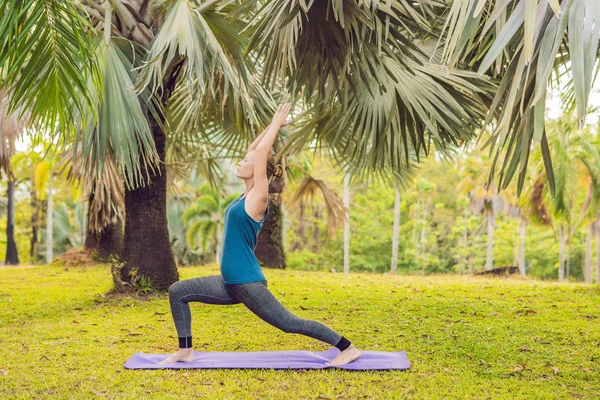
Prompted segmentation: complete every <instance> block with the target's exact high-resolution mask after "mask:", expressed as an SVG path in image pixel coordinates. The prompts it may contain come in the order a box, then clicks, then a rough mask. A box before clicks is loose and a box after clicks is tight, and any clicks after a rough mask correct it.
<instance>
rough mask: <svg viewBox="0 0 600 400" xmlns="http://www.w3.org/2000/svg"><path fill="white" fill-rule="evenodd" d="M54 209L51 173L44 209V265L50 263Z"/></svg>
mask: <svg viewBox="0 0 600 400" xmlns="http://www.w3.org/2000/svg"><path fill="white" fill-rule="evenodd" d="M53 210H54V207H53V205H52V172H50V178H48V207H47V209H46V264H50V263H51V262H52V259H53V258H54V257H53V254H52V246H53V244H52V211H53Z"/></svg>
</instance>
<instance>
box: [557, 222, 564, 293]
mask: <svg viewBox="0 0 600 400" xmlns="http://www.w3.org/2000/svg"><path fill="white" fill-rule="evenodd" d="M558 261H559V265H558V281H559V282H562V281H563V280H564V279H565V230H564V228H563V226H562V224H561V225H560V253H559V260H558Z"/></svg>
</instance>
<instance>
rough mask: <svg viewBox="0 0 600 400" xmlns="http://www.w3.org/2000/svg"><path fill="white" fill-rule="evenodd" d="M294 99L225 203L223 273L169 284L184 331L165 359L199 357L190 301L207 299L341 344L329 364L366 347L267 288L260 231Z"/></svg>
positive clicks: (259, 142) (242, 167) (258, 144)
mask: <svg viewBox="0 0 600 400" xmlns="http://www.w3.org/2000/svg"><path fill="white" fill-rule="evenodd" d="M289 110H290V104H289V103H286V104H283V105H280V106H279V108H278V109H277V111H276V112H275V115H274V116H273V120H272V121H271V124H270V125H269V126H267V128H266V129H265V131H264V132H263V133H261V134H260V136H258V137H257V138H256V140H255V141H254V142H253V143H252V145H251V146H250V148H249V149H248V153H247V154H246V157H245V158H244V160H243V161H241V162H240V163H239V164H238V168H237V177H238V178H241V179H243V180H244V182H245V183H246V190H245V191H244V193H242V194H241V195H240V197H238V199H237V200H235V201H234V202H233V203H231V204H230V205H229V206H227V208H226V209H225V223H224V225H225V227H224V231H223V255H222V256H221V274H220V275H214V276H206V277H201V278H193V279H186V280H183V281H179V282H175V283H174V284H173V285H171V287H169V302H170V305H171V313H172V314H173V319H174V321H175V328H176V330H177V335H178V337H179V350H178V351H177V352H176V353H175V354H172V355H170V356H169V357H168V358H166V359H165V360H164V361H161V362H160V364H169V363H173V362H177V361H187V362H191V361H194V352H193V349H192V330H191V325H192V321H191V314H190V306H189V304H188V303H189V302H191V301H199V302H202V303H207V304H222V305H229V304H239V303H242V304H244V305H245V306H246V307H248V308H249V309H250V311H252V312H253V313H254V314H256V315H257V316H259V317H260V318H261V319H263V320H264V321H266V322H267V323H269V324H271V325H273V326H275V327H276V328H279V329H281V330H282V331H283V332H286V333H299V334H302V335H306V336H310V337H312V338H315V339H318V340H321V341H323V342H325V343H328V344H330V345H332V346H335V347H337V348H338V349H339V350H340V351H341V353H340V354H339V355H338V356H337V357H336V358H335V359H334V360H332V361H331V362H330V363H328V365H344V364H347V363H349V362H352V361H354V360H356V359H357V358H358V357H359V356H360V351H359V350H358V349H357V348H356V347H354V345H353V344H352V343H350V341H349V340H348V339H346V338H345V337H343V336H342V335H340V334H339V333H337V332H335V331H333V330H332V329H330V328H328V327H327V326H325V325H323V324H321V323H320V322H317V321H312V320H309V319H303V318H300V317H297V316H296V315H294V314H292V313H290V312H289V311H288V310H287V309H286V308H285V307H284V306H283V305H282V304H281V303H280V302H279V301H278V300H277V299H276V298H275V297H274V296H273V294H271V292H270V291H269V289H268V288H267V280H266V278H265V276H264V275H263V273H262V271H261V269H260V265H259V264H258V260H257V259H256V256H255V255H254V248H255V247H256V240H257V238H258V232H259V231H260V230H261V228H262V224H263V222H264V221H265V219H266V217H267V213H268V210H269V208H268V200H269V197H268V192H269V190H268V189H269V183H270V181H271V179H272V178H273V177H276V178H278V177H281V175H282V174H283V170H282V169H281V165H279V164H277V165H275V160H274V158H273V156H272V155H271V154H270V152H271V147H272V146H273V142H274V141H275V136H276V135H277V133H278V132H279V128H280V127H282V126H285V125H287V124H288V123H290V122H291V121H289V120H286V116H287V114H288V112H289Z"/></svg>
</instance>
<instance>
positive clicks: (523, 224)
mask: <svg viewBox="0 0 600 400" xmlns="http://www.w3.org/2000/svg"><path fill="white" fill-rule="evenodd" d="M520 224H521V235H520V236H521V243H520V246H519V248H520V251H519V271H521V275H522V276H525V275H526V271H525V235H527V221H526V220H525V218H523V217H521V218H520Z"/></svg>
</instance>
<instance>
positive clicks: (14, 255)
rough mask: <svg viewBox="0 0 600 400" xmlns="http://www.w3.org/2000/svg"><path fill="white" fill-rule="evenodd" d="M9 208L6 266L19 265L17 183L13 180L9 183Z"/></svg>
mask: <svg viewBox="0 0 600 400" xmlns="http://www.w3.org/2000/svg"><path fill="white" fill-rule="evenodd" d="M7 197H8V208H7V210H6V211H7V212H6V214H7V217H8V218H7V222H6V258H5V264H6V265H17V264H19V252H18V251H17V244H16V243H15V182H14V181H12V180H9V181H8V190H7Z"/></svg>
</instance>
